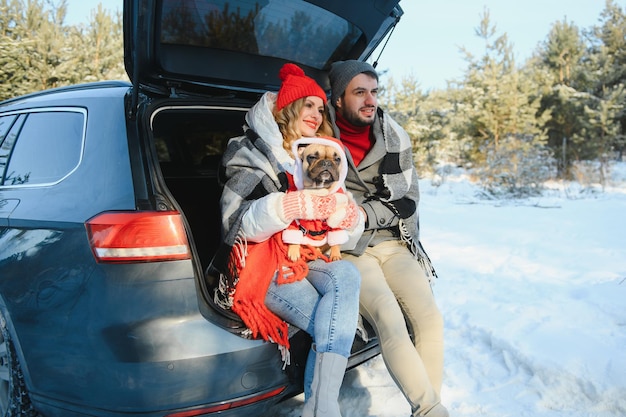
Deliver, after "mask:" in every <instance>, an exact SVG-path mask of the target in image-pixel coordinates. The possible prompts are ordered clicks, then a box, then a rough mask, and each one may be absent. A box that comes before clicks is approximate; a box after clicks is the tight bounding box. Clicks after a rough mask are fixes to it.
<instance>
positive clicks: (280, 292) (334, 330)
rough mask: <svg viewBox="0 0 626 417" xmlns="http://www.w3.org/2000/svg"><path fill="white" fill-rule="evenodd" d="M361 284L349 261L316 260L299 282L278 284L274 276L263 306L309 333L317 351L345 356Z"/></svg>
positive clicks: (308, 371) (308, 374) (308, 368)
mask: <svg viewBox="0 0 626 417" xmlns="http://www.w3.org/2000/svg"><path fill="white" fill-rule="evenodd" d="M360 286H361V277H360V274H359V272H358V270H357V269H356V267H355V266H354V265H353V264H352V263H351V262H347V261H334V262H328V263H327V262H324V261H322V260H316V261H313V262H310V263H309V274H308V275H307V277H306V279H303V280H302V281H298V282H293V283H289V284H282V285H277V284H276V280H275V278H274V280H272V283H271V284H270V287H269V289H268V291H267V295H266V296H265V305H266V306H267V307H268V308H269V309H270V310H271V311H272V312H273V313H274V314H276V315H277V316H279V317H280V318H282V319H283V320H285V321H286V322H287V323H290V324H292V325H294V326H296V327H298V328H300V329H302V330H304V331H306V332H307V333H308V334H309V335H311V337H312V339H313V343H315V349H316V351H317V352H319V353H324V352H333V353H336V354H338V355H342V356H344V357H346V358H347V357H349V356H350V350H351V348H352V343H353V341H354V336H355V333H356V325H357V321H358V315H359V290H360ZM312 356H313V355H309V360H308V361H307V366H306V369H305V393H306V391H307V390H308V387H309V386H310V380H311V379H312V377H313V376H312V375H313V364H314V361H313V360H311V359H312V358H311V357H312Z"/></svg>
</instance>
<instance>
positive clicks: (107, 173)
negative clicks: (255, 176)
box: [0, 0, 402, 417]
mask: <svg viewBox="0 0 626 417" xmlns="http://www.w3.org/2000/svg"><path fill="white" fill-rule="evenodd" d="M398 3H399V0H382V1H381V0H371V1H364V0H358V1H356V0H346V1H341V2H338V1H334V0H310V1H299V0H298V1H295V0H290V1H287V0H260V1H246V0H237V1H226V0H189V1H180V0H156V1H155V0H124V8H123V16H124V17H123V18H124V63H125V66H126V70H127V73H128V75H129V79H130V82H127V81H103V82H97V83H89V84H82V85H73V86H67V87H61V88H56V89H51V90H47V91H40V92H36V93H31V94H28V95H24V96H21V97H15V98H12V99H9V100H6V101H3V102H2V103H0V330H1V332H0V415H2V416H18V415H19V416H45V417H55V416H58V417H72V416H142V417H157V416H158V417H193V416H211V415H220V416H227V417H237V416H258V415H261V414H263V413H264V412H265V411H266V410H267V409H268V408H269V407H271V406H273V405H275V404H276V403H277V402H279V401H282V400H284V399H287V398H290V397H292V396H294V395H297V394H298V393H300V392H302V389H303V387H302V385H303V382H302V380H303V368H304V362H305V360H306V355H307V353H308V351H309V347H310V343H311V341H310V338H309V337H308V336H307V335H306V334H305V333H304V332H303V331H300V330H299V329H297V328H293V327H292V328H291V329H290V337H291V350H292V351H291V355H292V360H291V364H289V365H288V366H286V367H284V369H283V363H282V360H281V355H280V352H279V350H278V349H277V347H276V345H275V344H272V343H266V342H264V341H262V340H256V339H253V338H250V337H249V336H248V334H247V332H246V328H245V326H244V325H243V324H242V322H241V320H240V319H239V318H238V317H237V316H236V315H234V314H233V313H232V312H231V311H229V310H224V309H223V308H222V307H220V306H219V305H218V304H217V303H216V300H215V289H216V285H217V282H218V279H217V274H216V273H215V272H214V270H213V269H212V268H211V265H212V261H213V257H214V256H219V255H216V252H217V248H218V243H219V241H220V224H221V219H220V209H219V197H220V192H221V189H220V184H219V181H218V166H219V162H220V159H221V155H222V152H223V150H224V149H225V146H226V143H227V141H228V140H229V138H231V137H235V136H239V135H241V134H242V125H243V123H244V115H245V113H246V111H247V110H248V109H249V108H250V107H251V106H252V105H253V104H254V103H255V102H256V101H257V100H258V99H259V98H260V96H261V95H262V94H263V93H264V92H265V91H268V90H269V91H277V90H278V88H279V85H280V80H279V78H278V72H279V69H280V68H281V66H282V65H283V64H285V63H287V62H293V63H296V64H298V65H300V66H301V67H302V68H303V69H304V70H305V71H306V73H307V75H309V76H311V77H313V78H314V79H316V80H317V81H318V83H319V84H320V85H321V86H322V87H323V88H324V89H325V90H326V91H328V90H329V83H328V77H327V73H328V70H329V67H330V64H331V62H333V61H336V60H341V59H360V60H366V59H368V58H369V57H370V55H371V54H372V52H373V51H374V49H375V48H376V46H377V45H379V44H380V43H381V41H383V40H384V39H385V37H386V36H387V35H388V34H389V33H390V31H391V29H392V28H393V27H394V25H396V24H397V23H398V21H399V19H400V17H401V15H402V9H401V7H400V6H399V4H398ZM363 324H364V328H365V330H366V332H367V333H368V334H369V336H370V337H355V342H354V345H353V349H352V356H351V357H350V360H349V363H348V368H349V369H351V368H354V367H355V366H358V365H359V364H361V363H363V362H364V361H367V360H369V359H371V358H372V357H374V356H376V355H378V354H379V353H380V347H379V345H378V341H377V339H376V337H375V335H374V334H373V332H372V331H371V330H372V329H371V327H370V326H369V325H368V324H367V322H364V323H363Z"/></svg>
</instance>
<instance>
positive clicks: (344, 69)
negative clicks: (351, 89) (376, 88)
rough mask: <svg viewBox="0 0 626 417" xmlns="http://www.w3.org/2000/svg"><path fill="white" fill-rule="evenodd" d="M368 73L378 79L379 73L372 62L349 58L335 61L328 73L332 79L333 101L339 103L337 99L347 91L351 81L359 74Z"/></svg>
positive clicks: (329, 78) (330, 79)
mask: <svg viewBox="0 0 626 417" xmlns="http://www.w3.org/2000/svg"><path fill="white" fill-rule="evenodd" d="M362 73H368V74H370V75H372V76H373V77H374V78H376V81H378V73H377V72H376V69H374V67H373V66H372V65H371V64H368V63H367V62H362V61H357V60H354V59H353V60H349V61H337V62H333V63H332V65H331V66H330V72H329V73H328V80H329V81H330V90H331V91H330V93H331V97H330V99H331V103H332V104H333V105H335V104H337V99H338V98H339V97H341V96H342V95H343V93H344V92H345V91H346V87H347V86H348V84H350V81H352V79H353V78H354V77H356V76H357V75H359V74H362Z"/></svg>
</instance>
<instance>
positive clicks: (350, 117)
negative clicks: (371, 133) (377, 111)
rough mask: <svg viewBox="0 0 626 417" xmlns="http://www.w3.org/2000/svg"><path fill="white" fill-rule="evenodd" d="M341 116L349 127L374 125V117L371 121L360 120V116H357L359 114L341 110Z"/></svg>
mask: <svg viewBox="0 0 626 417" xmlns="http://www.w3.org/2000/svg"><path fill="white" fill-rule="evenodd" d="M341 116H342V117H343V118H344V119H345V120H346V121H347V122H349V123H350V124H351V125H353V126H357V127H365V126H371V125H373V124H374V120H375V118H374V117H372V118H371V119H363V118H361V116H359V112H358V111H355V112H347V111H345V110H342V111H341Z"/></svg>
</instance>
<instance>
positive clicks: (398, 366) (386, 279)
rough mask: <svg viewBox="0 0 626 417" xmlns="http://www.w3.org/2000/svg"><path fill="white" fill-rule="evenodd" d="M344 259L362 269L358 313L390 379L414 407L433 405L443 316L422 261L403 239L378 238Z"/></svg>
mask: <svg viewBox="0 0 626 417" xmlns="http://www.w3.org/2000/svg"><path fill="white" fill-rule="evenodd" d="M343 259H345V260H349V261H351V262H353V263H354V265H356V267H357V268H358V269H359V271H360V272H361V295H360V309H361V314H363V316H364V317H365V319H366V320H367V321H368V322H369V323H370V324H372V326H373V327H374V330H375V332H376V334H377V335H378V338H379V340H380V344H381V350H382V357H383V360H384V362H385V364H386V366H387V369H388V370H389V373H390V375H391V377H392V378H393V379H394V381H395V382H396V384H397V385H398V387H399V388H400V390H401V391H402V393H403V394H404V396H405V397H406V399H407V400H408V401H409V403H410V404H411V408H412V409H413V410H420V411H421V410H426V411H427V410H429V409H431V408H432V407H434V406H435V405H436V404H438V403H439V402H440V395H441V384H442V379H443V318H442V316H441V313H440V312H439V309H438V308H437V305H436V303H435V299H434V296H433V292H432V289H431V287H430V284H429V282H428V279H427V278H426V275H425V274H424V272H423V270H422V268H421V267H420V264H419V263H418V262H417V260H416V259H415V258H414V257H413V255H412V254H411V253H410V252H409V250H408V249H407V247H406V246H405V245H404V244H403V243H402V242H401V241H387V242H382V243H380V244H378V245H376V246H375V247H370V248H368V249H367V250H366V252H365V253H364V254H363V255H361V256H358V257H356V256H353V255H349V254H344V255H343ZM405 319H406V320H407V321H406V322H405ZM407 322H408V324H409V325H410V327H411V328H412V329H413V333H414V335H415V343H413V342H412V341H411V339H410V336H409V333H408V331H407V326H406V323H407Z"/></svg>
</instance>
